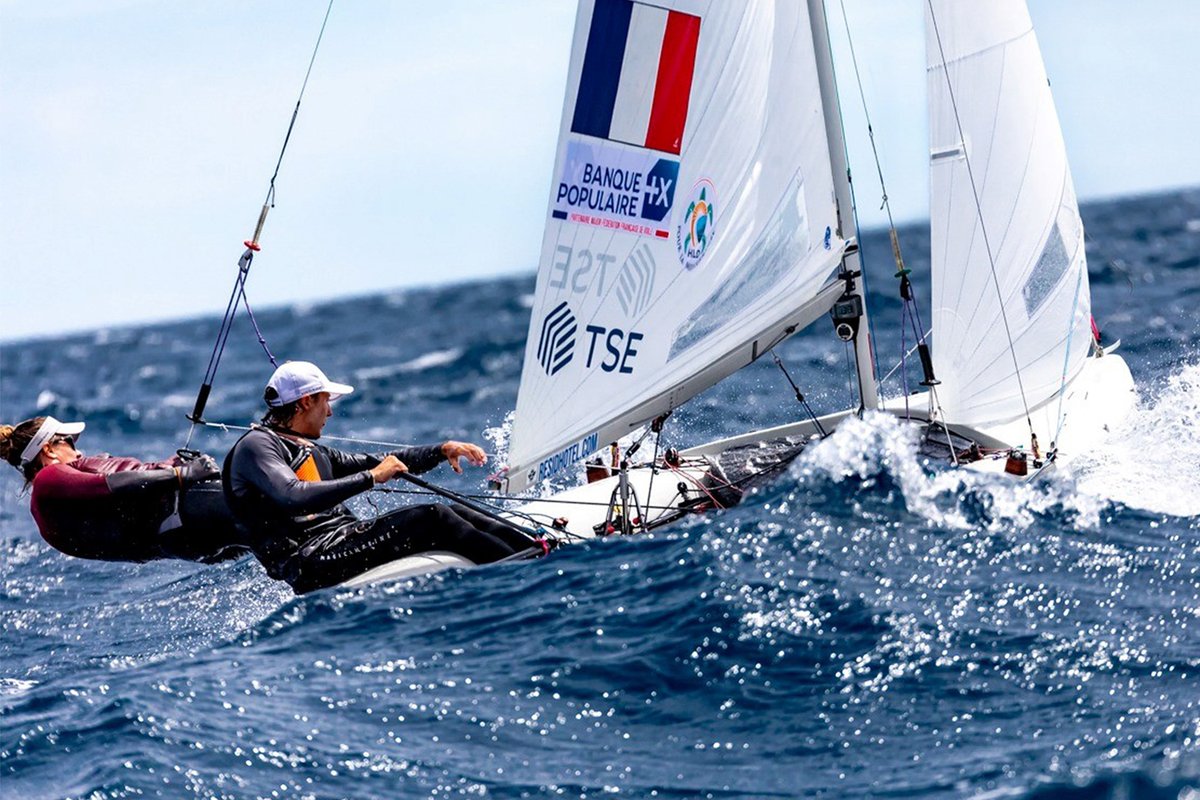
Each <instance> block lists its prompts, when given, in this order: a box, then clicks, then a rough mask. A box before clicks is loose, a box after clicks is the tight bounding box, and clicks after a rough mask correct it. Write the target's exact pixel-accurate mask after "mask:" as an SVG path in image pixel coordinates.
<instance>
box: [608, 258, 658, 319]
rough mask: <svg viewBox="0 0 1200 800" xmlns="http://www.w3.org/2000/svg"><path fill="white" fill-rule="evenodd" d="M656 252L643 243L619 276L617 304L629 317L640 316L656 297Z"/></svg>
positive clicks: (626, 262)
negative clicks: (654, 296)
mask: <svg viewBox="0 0 1200 800" xmlns="http://www.w3.org/2000/svg"><path fill="white" fill-rule="evenodd" d="M655 271H656V265H655V263H654V251H653V250H651V249H650V245H648V244H646V243H644V242H643V243H642V244H641V245H639V246H638V247H636V248H635V249H634V251H633V252H632V253H630V254H629V257H628V258H627V259H625V263H624V264H623V265H622V266H621V272H620V274H618V275H617V289H616V294H617V302H618V303H620V304H621V310H622V311H624V312H625V315H626V316H628V317H636V316H639V315H640V314H641V313H642V312H643V311H645V310H646V308H647V307H648V306H649V305H650V300H651V299H653V295H654V273H655Z"/></svg>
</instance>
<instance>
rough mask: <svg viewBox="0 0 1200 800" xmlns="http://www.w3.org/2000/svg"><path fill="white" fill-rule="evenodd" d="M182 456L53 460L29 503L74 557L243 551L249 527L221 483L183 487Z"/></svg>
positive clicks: (201, 556) (201, 557)
mask: <svg viewBox="0 0 1200 800" xmlns="http://www.w3.org/2000/svg"><path fill="white" fill-rule="evenodd" d="M183 463H184V462H182V461H180V460H179V459H172V460H171V461H162V462H157V463H143V462H141V461H138V460H137V459H136V458H113V457H111V456H83V457H82V458H78V459H76V460H75V461H72V462H71V463H69V464H51V465H50V466H47V467H44V468H42V469H40V470H38V473H37V475H35V476H34V478H33V493H32V496H31V497H30V503H29V510H30V511H31V512H32V513H33V519H34V521H35V522H37V526H38V530H39V531H40V532H41V534H42V538H43V539H45V540H46V542H47V543H48V544H50V545H51V546H53V547H54V548H55V549H56V550H60V551H62V552H63V553H66V554H67V555H71V556H75V557H77V558H93V559H99V560H103V561H151V560H153V559H157V558H184V559H188V560H190V561H204V562H212V561H219V560H222V559H224V558H230V557H233V556H237V555H241V554H244V553H245V552H246V550H247V548H246V546H245V539H246V536H245V532H244V531H243V530H241V529H240V528H239V526H238V525H237V523H236V522H235V520H234V518H233V515H232V514H231V513H230V511H229V508H228V506H227V505H226V504H225V498H224V497H223V496H222V494H221V492H220V484H219V483H218V482H217V481H215V480H213V481H202V482H198V483H192V484H190V485H189V486H188V487H187V488H185V489H183V490H182V491H181V490H180V488H179V480H178V475H177V473H176V471H175V467H177V466H179V465H181V464H183Z"/></svg>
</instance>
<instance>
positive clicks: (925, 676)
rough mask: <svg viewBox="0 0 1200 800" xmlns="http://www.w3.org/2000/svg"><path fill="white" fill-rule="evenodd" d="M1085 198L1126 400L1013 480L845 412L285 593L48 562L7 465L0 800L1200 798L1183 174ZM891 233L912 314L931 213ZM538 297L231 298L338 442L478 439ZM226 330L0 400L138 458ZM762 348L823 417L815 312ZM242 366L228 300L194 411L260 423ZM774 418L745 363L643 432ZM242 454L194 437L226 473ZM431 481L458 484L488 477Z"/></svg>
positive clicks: (221, 438) (100, 353)
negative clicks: (682, 472)
mask: <svg viewBox="0 0 1200 800" xmlns="http://www.w3.org/2000/svg"><path fill="white" fill-rule="evenodd" d="M1083 216H1084V221H1085V224H1086V226H1087V230H1088V234H1089V237H1090V240H1089V244H1088V252H1089V258H1090V263H1091V276H1092V287H1093V308H1094V310H1095V314H1096V318H1097V320H1098V322H1099V324H1100V326H1101V327H1102V328H1103V330H1104V334H1105V339H1106V341H1109V342H1112V341H1114V340H1116V339H1118V338H1119V339H1121V341H1122V344H1121V348H1120V352H1121V354H1122V355H1123V356H1124V357H1125V359H1126V360H1127V361H1128V363H1129V365H1130V367H1131V369H1132V371H1133V373H1134V376H1135V378H1136V379H1137V381H1138V384H1139V386H1140V392H1141V394H1140V400H1139V412H1138V413H1137V414H1136V415H1135V416H1134V417H1133V419H1131V420H1130V421H1129V423H1128V424H1127V425H1126V426H1124V427H1122V428H1121V429H1120V430H1115V431H1113V436H1112V439H1111V440H1110V441H1109V442H1108V443H1107V444H1106V445H1105V446H1104V447H1103V448H1101V449H1100V450H1099V452H1097V453H1096V456H1095V458H1094V459H1093V460H1091V461H1090V462H1088V463H1085V464H1079V465H1077V466H1075V467H1074V468H1073V469H1071V470H1070V471H1069V472H1064V473H1063V474H1060V475H1058V476H1056V477H1055V478H1053V479H1052V480H1050V481H1048V482H1045V483H1042V484H1040V485H1036V486H1024V485H1021V486H1018V485H1014V484H1012V483H1010V482H1007V481H1000V480H988V479H983V478H980V477H977V476H971V475H967V474H964V473H961V472H955V471H950V470H945V469H940V468H935V467H932V466H931V465H928V464H925V463H923V462H922V460H921V459H920V458H919V457H918V456H917V454H916V448H915V443H914V440H913V436H912V434H911V432H909V431H908V430H906V429H905V428H904V427H903V426H901V425H899V424H897V423H895V422H892V421H889V420H886V419H882V418H870V419H867V420H863V421H857V422H855V423H853V424H848V425H846V426H844V427H843V428H842V429H839V431H838V432H837V433H836V434H835V435H834V436H833V437H831V438H830V439H828V440H826V441H824V442H822V443H820V444H819V445H818V446H815V447H811V448H809V449H808V450H807V451H806V452H805V453H804V454H803V455H802V457H801V458H800V459H799V460H797V461H796V462H795V463H794V464H793V465H792V466H791V468H790V469H789V470H788V471H787V472H786V473H785V474H783V475H781V476H780V477H779V478H778V479H777V480H775V481H773V482H771V483H770V484H768V485H767V486H765V487H763V488H762V489H761V490H760V491H758V492H757V493H755V494H753V495H751V496H749V497H748V498H747V499H746V500H745V502H744V503H743V504H742V505H741V506H739V507H737V508H735V509H732V510H728V511H724V512H720V513H715V514H711V515H707V516H697V517H692V518H689V519H686V520H684V521H682V522H680V523H679V524H676V525H674V526H671V527H669V528H664V529H662V530H659V531H656V532H654V533H652V534H649V535H641V536H633V537H626V538H622V537H613V538H608V539H605V540H601V541H594V542H591V543H587V544H582V545H576V546H570V547H564V548H562V549H560V550H558V551H556V552H555V553H553V554H552V555H551V556H550V557H548V558H546V559H543V560H539V561H536V562H528V563H519V564H506V565H499V566H493V567H484V568H479V569H475V570H471V571H466V572H458V571H455V572H447V573H441V574H438V575H434V576H428V577H423V578H418V579H415V580H407V581H402V582H394V583H385V584H378V585H373V586H369V587H366V588H362V589H354V590H346V589H330V590H325V591H321V592H317V593H314V594H311V595H307V596H304V597H295V596H294V595H293V594H292V593H291V591H290V590H289V589H288V588H287V587H286V586H285V585H282V584H279V583H276V582H274V581H272V580H271V579H270V578H268V577H267V576H266V574H265V573H264V571H263V570H262V568H261V567H259V565H258V564H257V563H256V562H255V561H254V560H253V559H252V558H249V557H247V558H243V559H240V560H236V561H231V562H225V563H221V564H217V565H213V566H204V565H198V564H192V563H187V562H179V561H159V562H153V563H149V564H141V565H137V564H115V563H102V562H90V561H82V560H75V559H71V558H68V557H66V556H63V555H60V554H59V553H57V552H55V551H53V550H51V549H50V548H49V547H47V546H46V545H45V544H44V543H43V542H42V540H41V538H40V537H39V535H38V533H37V530H36V528H35V527H34V525H33V522H32V520H31V518H30V516H29V511H28V500H27V498H26V497H25V496H23V495H22V494H21V488H22V486H21V480H20V479H19V476H18V475H17V473H16V471H15V470H12V469H10V468H8V467H5V468H4V469H3V470H2V472H3V477H2V478H0V631H2V633H0V796H2V797H4V798H31V799H33V798H95V799H97V800H98V799H99V798H133V797H137V798H143V797H163V798H193V797H194V798H350V797H353V798H409V797H412V798H452V797H494V798H526V797H528V798H552V797H553V798H558V797H563V798H599V797H606V796H615V797H634V798H721V799H722V800H725V799H727V798H762V797H777V798H788V797H893V798H895V797H938V798H941V797H947V798H949V797H974V798H998V797H1003V798H1009V797H1012V798H1057V797H1066V798H1103V797H1112V798H1126V797H1148V798H1173V799H1174V798H1185V797H1193V798H1194V797H1198V796H1200V582H1198V579H1197V577H1198V575H1200V190H1188V191H1182V192H1175V193H1170V194H1164V195H1156V196H1149V197H1137V198H1125V199H1118V200H1110V201H1104V202H1094V203H1091V204H1087V205H1085V207H1084V209H1083ZM901 235H902V242H903V243H904V245H905V251H906V255H907V258H908V261H909V265H910V266H911V267H913V268H914V278H915V281H916V283H917V285H918V291H919V292H921V293H925V292H927V288H928V280H927V274H928V258H927V256H925V255H923V253H924V252H925V251H926V250H927V247H928V231H927V229H925V228H922V227H919V226H917V227H912V228H905V229H903V230H902V231H901ZM863 246H864V252H865V255H866V258H867V269H868V273H869V277H870V278H871V281H872V282H871V287H870V288H871V292H872V305H873V310H874V313H875V316H874V327H875V335H876V338H877V342H878V351H879V356H880V361H881V363H882V364H883V365H884V366H885V367H887V366H890V364H892V363H894V362H895V360H896V359H897V358H898V355H899V353H898V350H899V327H898V325H899V304H898V302H897V300H896V291H895V284H894V281H893V280H892V279H891V273H892V272H893V270H894V268H893V267H892V265H891V263H890V251H889V247H888V244H887V240H886V236H885V235H883V234H880V233H878V232H876V233H868V234H867V235H866V236H865V237H864V241H863ZM265 263H266V262H264V265H265ZM433 266H436V265H431V267H433ZM260 269H262V268H260V267H258V266H257V265H256V270H260ZM228 277H229V280H230V281H231V282H232V279H233V275H232V274H230V275H229V276H228ZM262 279H264V278H263V276H262V275H256V274H252V275H251V277H250V282H249V294H250V297H251V299H253V297H254V284H255V281H256V280H262ZM532 291H533V278H532V276H523V277H511V278H504V279H497V280H490V281H481V282H473V283H467V284H460V285H454V286H441V287H437V288H421V289H404V290H396V291H391V292H387V293H383V294H379V295H376V296H370V297H360V298H353V299H348V300H337V301H333V302H328V303H321V304H312V305H303V306H299V305H297V306H292V307H287V308H275V309H261V310H259V311H258V315H257V316H258V322H259V325H260V327H261V328H262V331H263V334H264V335H265V337H266V339H267V341H268V342H269V344H270V347H271V349H272V350H273V352H274V353H275V354H276V355H277V356H279V357H283V358H293V359H310V360H313V361H316V362H318V363H319V364H320V365H321V366H322V367H323V368H324V369H325V371H326V372H327V373H328V374H329V375H330V376H331V377H332V378H333V379H334V380H343V381H347V382H350V383H352V384H354V385H355V386H356V387H357V391H356V393H355V394H354V395H352V396H350V397H347V398H345V399H344V400H343V401H341V402H339V403H338V404H337V405H336V406H335V411H336V416H335V417H334V419H332V420H331V421H330V422H329V425H328V427H327V428H326V432H327V433H329V434H333V435H342V436H354V437H362V438H367V439H378V440H387V441H400V442H426V441H441V440H443V439H445V438H459V439H468V440H474V441H480V442H482V443H485V444H486V445H487V447H488V449H489V450H492V451H495V450H497V449H498V448H500V449H502V448H503V446H504V443H505V436H506V415H507V414H508V412H509V411H510V410H511V409H512V408H513V406H514V405H515V401H516V391H517V383H518V379H519V373H520V365H521V360H522V353H523V346H524V338H525V332H526V326H527V324H528V317H529V303H530V295H531V293H532ZM216 311H217V312H218V313H219V311H220V310H219V309H218V310H216ZM926 319H928V314H927V312H926ZM414 321H415V322H416V324H414ZM218 323H219V319H218V318H217V317H216V316H213V317H206V318H203V319H194V320H186V321H179V322H171V323H164V324H156V325H149V326H144V327H125V328H109V329H104V330H97V331H92V332H88V333H83V334H74V335H70V336H61V337H54V338H40V339H36V340H29V341H6V342H4V343H2V344H0V365H2V372H3V380H2V382H0V418H2V419H3V421H4V422H9V423H11V422H15V421H17V420H20V419H24V418H27V417H30V416H34V415H37V414H53V415H54V416H57V417H58V418H60V419H64V420H67V419H84V420H86V421H87V424H88V429H87V432H86V433H85V434H84V436H83V439H82V441H81V443H80V444H81V448H82V449H83V450H85V452H89V453H97V452H111V453H114V454H123V455H134V456H138V457H141V458H143V459H147V460H149V459H156V458H163V457H166V456H167V455H169V454H170V453H171V452H173V451H174V450H175V449H176V448H177V447H179V446H181V445H182V444H183V442H184V440H185V439H186V436H187V427H188V426H187V422H186V421H185V419H184V414H185V413H186V412H188V411H190V409H191V406H192V403H193V400H194V397H195V392H196V389H197V388H198V386H199V384H200V382H201V379H202V377H203V374H204V368H205V365H206V364H207V362H208V356H209V352H210V348H211V346H212V342H213V340H214V337H215V335H216V332H217V327H218ZM779 352H780V353H781V355H782V357H783V359H784V361H785V363H786V364H787V366H788V368H789V370H790V371H791V373H792V375H793V376H794V377H796V378H797V380H798V383H799V384H800V387H801V389H803V390H804V392H805V394H806V395H807V397H808V399H809V400H810V402H812V404H813V405H814V406H815V407H816V408H817V410H818V411H819V412H824V411H833V410H837V409H840V408H843V407H845V406H847V405H848V404H849V403H850V401H851V389H850V388H849V387H848V382H847V365H846V359H845V348H844V346H843V345H842V344H841V343H840V342H838V341H837V340H836V339H835V337H834V336H833V335H832V330H831V327H830V325H829V324H828V323H827V322H824V321H822V322H818V323H817V324H816V325H814V326H813V327H812V328H811V329H810V330H808V331H806V332H804V333H802V334H801V335H798V336H796V337H795V338H793V339H791V340H789V341H787V342H786V343H784V344H783V345H782V346H781V347H780V348H779ZM270 371H271V366H270V364H269V363H268V361H267V359H266V356H265V355H264V354H263V352H262V350H261V349H260V347H259V344H258V342H257V340H256V338H255V336H254V333H253V330H252V328H251V327H250V325H249V323H248V321H247V320H246V318H245V317H244V316H242V317H239V320H238V322H237V324H236V325H235V328H234V330H233V333H232V336H231V338H230V345H229V348H228V350H227V351H226V353H225V357H224V361H223V362H222V366H221V371H220V374H219V376H218V378H217V382H216V387H215V389H214V391H213V395H212V398H211V400H210V401H209V405H208V412H207V416H208V417H209V419H213V420H221V421H226V422H230V423H233V424H246V423H247V422H249V421H251V420H253V419H254V418H256V416H257V415H258V412H259V403H260V402H261V401H260V398H261V391H262V386H263V384H264V382H265V380H266V378H267V376H268V375H269V374H270ZM888 388H890V390H891V391H892V392H895V391H896V390H897V387H896V385H895V383H894V381H893V383H892V384H890V386H889V387H888ZM800 416H802V412H801V410H800V409H799V408H797V405H796V402H795V400H794V398H793V397H792V394H791V391H790V389H789V388H788V387H787V385H786V383H785V382H784V380H783V378H782V377H781V375H780V374H779V372H778V371H777V370H776V368H775V367H774V366H773V365H772V364H771V363H770V362H769V360H767V359H763V360H760V361H759V362H758V363H756V364H754V365H752V366H750V367H748V368H747V369H745V370H743V371H741V372H740V373H738V374H736V375H734V376H733V377H731V378H730V379H728V380H727V381H725V382H723V383H722V384H719V385H718V386H716V387H714V388H713V389H711V390H709V391H708V392H706V393H704V394H703V395H701V396H700V397H698V398H696V399H694V400H693V401H692V402H691V403H689V404H688V405H687V406H685V407H684V408H683V409H681V410H679V411H678V412H677V413H676V415H675V416H674V417H673V418H672V421H671V423H670V425H669V426H668V429H667V432H666V434H665V436H666V439H665V442H666V443H669V444H673V445H675V446H680V447H682V446H686V445H689V444H695V443H699V442H701V441H704V440H707V439H711V438H715V437H719V436H725V435H731V434H734V433H740V432H743V431H746V430H750V429H752V428H755V427H762V426H765V425H773V424H779V423H782V422H785V421H788V420H792V419H796V418H798V417H800ZM236 435H237V434H236V432H225V431H220V430H212V429H204V430H200V431H198V432H197V433H196V436H195V439H194V440H193V442H192V444H193V446H196V447H199V448H200V449H203V450H206V451H208V452H211V453H213V454H214V455H216V456H217V457H218V458H220V457H221V456H223V454H224V453H225V451H226V450H227V449H228V448H229V446H230V445H231V444H232V443H233V441H234V440H235V437H236ZM434 474H435V475H436V477H437V479H438V480H443V481H444V482H445V483H446V484H447V485H449V486H453V487H456V488H458V489H462V490H470V491H477V490H479V489H480V488H481V484H482V480H483V478H484V477H485V475H486V470H474V471H473V472H471V473H470V474H469V475H468V476H466V477H464V478H461V479H459V478H455V477H454V476H453V475H451V474H450V473H449V471H448V470H445V471H439V472H437V473H434ZM424 499H425V498H421V497H413V496H407V495H397V494H386V495H377V496H372V497H370V498H368V499H367V500H365V501H363V502H360V503H359V510H360V511H362V512H363V513H371V512H372V506H374V507H376V508H379V509H386V508H391V507H394V506H396V505H399V504H403V503H409V502H418V501H422V500H424Z"/></svg>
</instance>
